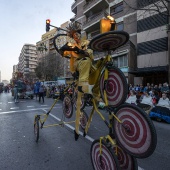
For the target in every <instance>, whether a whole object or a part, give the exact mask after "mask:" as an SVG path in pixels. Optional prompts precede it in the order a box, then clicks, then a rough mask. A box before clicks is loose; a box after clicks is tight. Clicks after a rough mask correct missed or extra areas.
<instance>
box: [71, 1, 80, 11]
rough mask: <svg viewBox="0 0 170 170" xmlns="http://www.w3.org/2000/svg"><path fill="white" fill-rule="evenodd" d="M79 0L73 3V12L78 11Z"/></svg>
mask: <svg viewBox="0 0 170 170" xmlns="http://www.w3.org/2000/svg"><path fill="white" fill-rule="evenodd" d="M77 4H78V3H77V0H75V2H73V4H72V5H71V11H72V12H73V13H75V14H76V13H77Z"/></svg>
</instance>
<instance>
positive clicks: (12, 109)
mask: <svg viewBox="0 0 170 170" xmlns="http://www.w3.org/2000/svg"><path fill="white" fill-rule="evenodd" d="M10 109H11V110H13V109H19V107H11V108H10Z"/></svg>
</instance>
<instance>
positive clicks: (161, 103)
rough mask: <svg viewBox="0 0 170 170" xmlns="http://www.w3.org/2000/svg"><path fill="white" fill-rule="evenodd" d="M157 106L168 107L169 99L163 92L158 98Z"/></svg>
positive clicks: (169, 104)
mask: <svg viewBox="0 0 170 170" xmlns="http://www.w3.org/2000/svg"><path fill="white" fill-rule="evenodd" d="M157 106H163V107H168V108H169V107H170V101H169V99H168V98H167V94H166V93H165V92H163V93H162V97H161V98H160V99H159V102H158V104H157Z"/></svg>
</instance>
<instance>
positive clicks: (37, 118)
mask: <svg viewBox="0 0 170 170" xmlns="http://www.w3.org/2000/svg"><path fill="white" fill-rule="evenodd" d="M39 129H40V128H39V117H38V116H36V117H35V119H34V135H35V141H36V142H38V140H39Z"/></svg>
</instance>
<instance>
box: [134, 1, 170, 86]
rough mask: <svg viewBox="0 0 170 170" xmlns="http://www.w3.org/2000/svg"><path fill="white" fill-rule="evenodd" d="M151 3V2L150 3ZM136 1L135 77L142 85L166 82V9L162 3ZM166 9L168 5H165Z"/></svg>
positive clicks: (167, 54)
mask: <svg viewBox="0 0 170 170" xmlns="http://www.w3.org/2000/svg"><path fill="white" fill-rule="evenodd" d="M152 2H153V1H152ZM154 2H155V4H156V5H155V4H152V3H151V1H144V0H138V1H137V7H138V9H142V8H143V9H155V10H157V9H158V8H159V11H160V13H161V14H160V13H158V12H156V11H152V10H137V69H136V71H135V75H136V76H138V77H139V78H141V79H143V82H144V84H146V83H147V82H150V83H152V82H153V83H156V84H158V83H163V82H168V65H169V63H168V56H169V53H168V33H167V24H168V16H167V15H166V14H167V8H166V7H165V4H163V2H162V1H159V0H154ZM166 6H167V7H168V4H166ZM164 14H165V15H164Z"/></svg>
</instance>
